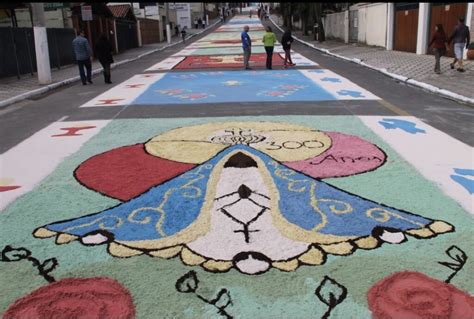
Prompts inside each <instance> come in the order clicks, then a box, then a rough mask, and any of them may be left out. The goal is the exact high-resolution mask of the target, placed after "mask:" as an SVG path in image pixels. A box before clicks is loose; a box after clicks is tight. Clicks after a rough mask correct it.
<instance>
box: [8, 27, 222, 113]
mask: <svg viewBox="0 0 474 319" xmlns="http://www.w3.org/2000/svg"><path fill="white" fill-rule="evenodd" d="M219 23H221V21H216V22H214V23H213V24H211V25H209V26H208V27H207V28H206V29H204V30H202V31H199V32H197V33H194V34H191V35H190V36H189V37H187V38H186V40H187V39H191V38H192V37H194V36H197V35H200V34H202V33H204V32H206V31H208V30H209V28H212V27H214V26H216V25H217V24H219ZM180 43H182V42H181V41H178V42H173V43H171V44H167V45H165V46H164V47H161V48H158V49H153V50H150V51H147V52H145V53H142V54H140V55H138V56H136V57H134V58H130V59H125V60H122V61H118V62H117V63H113V64H112V65H111V66H110V68H111V69H114V68H116V67H118V66H120V65H122V64H126V63H129V62H133V61H136V60H138V59H141V58H143V57H144V56H147V55H150V54H153V53H156V52H159V51H163V50H166V49H167V48H170V47H172V46H175V45H177V44H180ZM102 72H103V69H102V68H98V69H95V70H92V75H96V74H99V73H102ZM80 79H81V77H80V76H79V75H78V76H75V77H72V78H68V79H65V80H62V81H59V82H55V83H51V84H48V85H46V86H43V87H41V88H38V89H35V90H32V91H29V92H26V93H23V94H20V95H17V96H14V97H11V98H8V99H6V100H3V101H0V109H2V108H4V107H6V106H8V105H10V104H13V103H16V102H19V101H22V100H26V99H28V98H32V97H35V96H39V95H42V94H44V93H46V92H48V91H51V90H53V89H56V88H58V87H61V86H64V85H67V84H70V83H73V82H76V81H79V80H80Z"/></svg>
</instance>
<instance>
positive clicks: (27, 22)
mask: <svg viewBox="0 0 474 319" xmlns="http://www.w3.org/2000/svg"><path fill="white" fill-rule="evenodd" d="M15 13H16V18H17V21H18V26H19V27H31V16H30V10H29V9H16V10H15ZM70 17H71V10H70V9H64V16H63V9H56V10H51V11H45V12H44V18H45V22H46V27H47V28H70V27H72V20H71V18H70Z"/></svg>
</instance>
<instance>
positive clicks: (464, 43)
mask: <svg viewBox="0 0 474 319" xmlns="http://www.w3.org/2000/svg"><path fill="white" fill-rule="evenodd" d="M451 41H453V43H454V61H453V63H451V64H450V66H451V69H454V65H455V64H456V62H458V64H459V67H458V71H459V72H464V68H463V54H464V52H463V51H464V47H466V49H467V47H468V46H469V42H470V41H471V39H470V34H469V28H468V27H467V26H466V25H465V24H464V18H459V20H458V25H457V26H456V29H454V32H453V34H452V35H451V36H450V37H449V40H448V42H449V43H451Z"/></svg>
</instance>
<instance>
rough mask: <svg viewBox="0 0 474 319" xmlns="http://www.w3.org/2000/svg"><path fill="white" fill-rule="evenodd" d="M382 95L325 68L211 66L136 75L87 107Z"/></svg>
mask: <svg viewBox="0 0 474 319" xmlns="http://www.w3.org/2000/svg"><path fill="white" fill-rule="evenodd" d="M378 99H379V98H378V97H377V96H375V95H374V94H372V93H370V92H369V91H367V90H365V89H363V88H361V87H359V86H358V85H356V84H355V83H353V82H351V81H349V80H348V79H346V78H344V77H341V76H340V75H338V74H336V73H334V72H332V71H329V70H323V69H313V70H265V71H263V70H262V71H257V70H255V71H215V72H212V71H209V72H179V73H149V74H139V75H135V76H134V77H132V78H130V79H129V80H127V81H125V82H123V83H122V84H119V85H117V86H116V87H114V88H112V89H110V90H108V91H106V92H104V93H103V94H101V95H99V96H97V97H96V98H94V99H92V100H90V101H89V102H87V103H85V104H84V105H82V106H81V107H103V106H114V105H166V104H168V105H170V104H197V103H226V102H235V101H240V102H276V101H311V102H313V101H333V100H378Z"/></svg>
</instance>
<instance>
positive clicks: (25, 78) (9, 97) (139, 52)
mask: <svg viewBox="0 0 474 319" xmlns="http://www.w3.org/2000/svg"><path fill="white" fill-rule="evenodd" d="M219 21H220V19H214V20H211V21H209V22H210V23H209V26H208V27H207V28H206V29H188V30H187V33H188V35H187V37H186V39H188V38H190V37H193V36H194V35H196V34H199V33H202V32H203V31H207V30H208V29H209V28H211V27H213V26H214V25H215V24H217V23H218V22H219ZM171 41H172V42H171V45H175V44H178V43H181V37H180V36H174V37H172V39H171ZM171 45H168V43H167V42H166V41H165V42H160V43H153V44H146V45H143V46H142V47H140V48H135V49H130V50H127V51H125V52H123V53H119V54H117V55H114V60H115V63H114V64H112V68H115V67H117V66H119V65H121V64H124V63H128V62H131V61H134V60H136V59H139V58H141V57H142V56H145V55H148V54H151V53H154V52H156V51H159V50H162V49H164V48H166V47H168V46H171ZM101 72H102V66H101V65H100V63H99V61H98V60H94V61H92V73H93V74H98V73H101ZM51 76H52V80H53V81H52V83H51V84H48V85H40V84H38V78H37V76H36V73H35V74H34V75H33V76H32V75H30V74H23V75H21V78H20V79H18V78H17V77H16V76H15V77H9V78H3V79H0V108H2V107H5V106H7V105H10V104H13V103H16V102H18V101H21V100H24V99H27V98H31V97H34V96H38V95H41V94H44V93H45V92H47V91H49V90H52V89H54V88H57V87H59V86H62V85H66V84H69V83H72V82H76V81H79V80H80V78H79V71H78V70H77V65H76V64H71V65H66V66H63V67H61V69H59V70H58V69H56V68H54V69H52V74H51Z"/></svg>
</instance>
